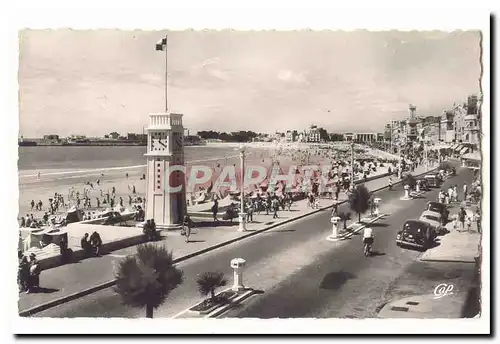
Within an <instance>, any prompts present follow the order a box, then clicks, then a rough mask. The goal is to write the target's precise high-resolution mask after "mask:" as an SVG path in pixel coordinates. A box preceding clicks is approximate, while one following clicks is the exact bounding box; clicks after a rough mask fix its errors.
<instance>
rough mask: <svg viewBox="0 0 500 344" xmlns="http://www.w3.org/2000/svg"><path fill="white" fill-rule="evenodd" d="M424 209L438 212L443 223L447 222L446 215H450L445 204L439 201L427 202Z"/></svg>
mask: <svg viewBox="0 0 500 344" xmlns="http://www.w3.org/2000/svg"><path fill="white" fill-rule="evenodd" d="M425 210H429V211H435V212H436V213H440V214H441V219H442V220H443V225H446V224H447V223H448V216H449V215H450V212H449V211H448V208H447V207H446V204H443V203H441V202H427V207H426V209H425Z"/></svg>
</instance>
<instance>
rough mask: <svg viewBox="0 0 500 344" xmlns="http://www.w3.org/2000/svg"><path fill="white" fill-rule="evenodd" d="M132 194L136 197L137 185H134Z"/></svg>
mask: <svg viewBox="0 0 500 344" xmlns="http://www.w3.org/2000/svg"><path fill="white" fill-rule="evenodd" d="M132 194H133V195H134V196H135V195H136V194H137V192H136V191H135V185H132Z"/></svg>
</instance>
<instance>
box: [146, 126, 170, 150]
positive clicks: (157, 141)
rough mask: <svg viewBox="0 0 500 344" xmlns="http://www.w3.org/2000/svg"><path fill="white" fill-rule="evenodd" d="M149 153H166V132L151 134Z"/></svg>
mask: <svg viewBox="0 0 500 344" xmlns="http://www.w3.org/2000/svg"><path fill="white" fill-rule="evenodd" d="M150 148H151V149H150V151H151V152H162V153H166V152H167V151H168V149H167V148H168V134H167V133H166V132H164V131H163V132H161V131H160V132H153V133H151V147H150Z"/></svg>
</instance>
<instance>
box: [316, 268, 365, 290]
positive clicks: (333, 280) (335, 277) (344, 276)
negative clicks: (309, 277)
mask: <svg viewBox="0 0 500 344" xmlns="http://www.w3.org/2000/svg"><path fill="white" fill-rule="evenodd" d="M356 277H357V276H355V275H353V274H351V273H350V272H345V271H337V272H330V273H328V274H326V275H325V277H323V280H322V281H321V283H320V285H319V287H320V289H328V290H338V289H340V287H342V286H343V285H344V284H345V283H346V282H347V281H348V280H350V279H354V278H356Z"/></svg>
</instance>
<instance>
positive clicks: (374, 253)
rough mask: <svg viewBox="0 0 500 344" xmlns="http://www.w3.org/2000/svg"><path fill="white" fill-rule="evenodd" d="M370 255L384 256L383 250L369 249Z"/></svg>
mask: <svg viewBox="0 0 500 344" xmlns="http://www.w3.org/2000/svg"><path fill="white" fill-rule="evenodd" d="M370 255H371V256H372V257H378V256H385V252H380V251H371V253H370Z"/></svg>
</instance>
